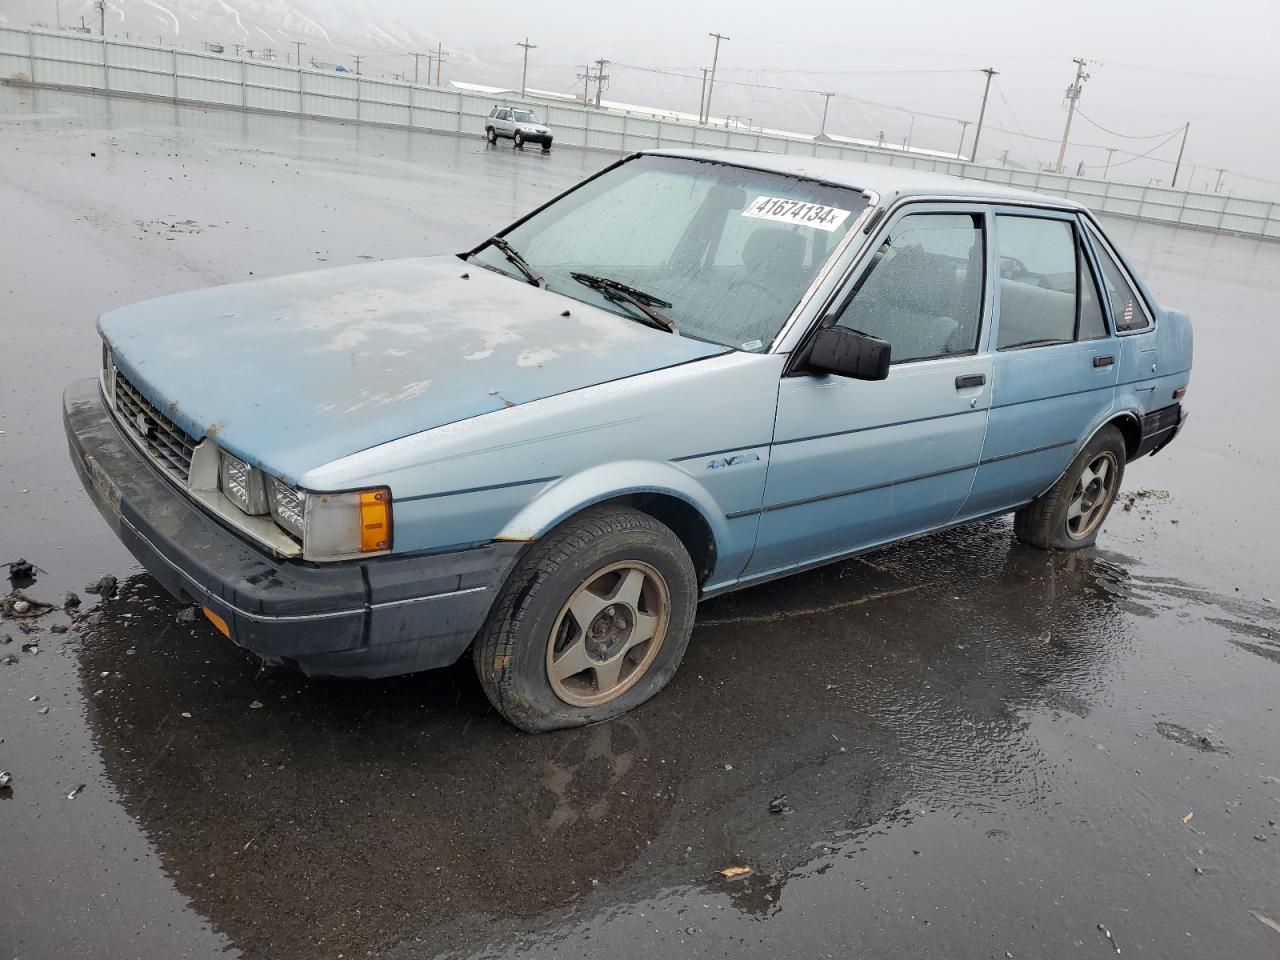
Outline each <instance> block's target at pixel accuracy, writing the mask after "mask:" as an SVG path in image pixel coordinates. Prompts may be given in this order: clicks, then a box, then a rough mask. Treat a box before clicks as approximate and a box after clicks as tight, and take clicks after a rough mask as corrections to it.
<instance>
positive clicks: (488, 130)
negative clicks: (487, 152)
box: [484, 127, 498, 143]
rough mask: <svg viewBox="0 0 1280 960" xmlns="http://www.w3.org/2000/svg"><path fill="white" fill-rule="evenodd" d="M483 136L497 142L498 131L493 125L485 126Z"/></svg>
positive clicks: (491, 141)
mask: <svg viewBox="0 0 1280 960" xmlns="http://www.w3.org/2000/svg"><path fill="white" fill-rule="evenodd" d="M484 136H485V139H486V140H488V141H489V142H490V143H497V142H498V133H497V131H496V130H494V129H493V127H485V128H484Z"/></svg>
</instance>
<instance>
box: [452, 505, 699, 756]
mask: <svg viewBox="0 0 1280 960" xmlns="http://www.w3.org/2000/svg"><path fill="white" fill-rule="evenodd" d="M697 599H698V581H697V576H696V574H695V572H694V568H693V562H692V561H691V560H690V559H689V554H688V552H687V551H686V550H685V548H684V545H683V544H681V542H680V540H679V539H678V538H677V537H676V535H675V534H674V533H672V532H671V530H670V529H669V528H668V527H666V526H665V525H664V524H662V523H659V522H658V521H657V520H655V519H653V518H652V517H650V516H648V515H647V514H644V513H641V512H640V511H638V510H632V509H630V508H628V507H602V508H597V509H592V510H588V511H586V512H584V513H582V514H580V515H579V516H577V517H574V518H573V519H571V520H569V521H567V522H565V523H564V524H562V525H561V526H560V527H558V528H557V529H556V530H554V531H552V533H550V534H548V535H547V536H546V537H544V538H543V539H542V540H541V541H539V542H538V543H537V544H536V545H535V546H534V547H533V549H532V551H531V552H530V553H529V555H528V556H527V557H525V559H524V560H523V561H522V562H521V563H520V565H519V566H518V567H517V568H516V570H515V572H513V573H512V575H511V578H510V580H509V581H508V582H507V584H506V586H505V587H504V588H503V591H502V593H501V595H500V596H499V597H498V601H497V603H495V604H494V609H493V611H492V612H491V613H490V616H489V620H488V621H487V622H486V624H485V626H484V628H483V629H482V630H481V632H480V635H479V636H478V637H477V638H476V643H475V646H474V648H473V653H472V656H473V660H474V662H475V667H476V672H477V674H478V675H479V677H480V683H481V685H482V686H483V687H484V690H485V693H486V694H487V695H488V697H489V700H490V701H491V702H492V703H493V705H494V707H496V708H497V710H498V711H499V712H500V713H501V714H502V715H503V716H504V717H506V718H507V719H508V720H510V721H511V722H512V723H513V724H515V725H516V726H517V727H520V728H521V729H522V730H527V731H529V732H531V733H534V732H539V731H543V730H554V729H557V728H560V727H574V726H581V725H583V724H587V723H594V722H596V721H599V720H607V719H610V718H612V717H616V716H618V715H619V714H622V713H626V712H627V711H628V710H631V709H632V708H633V707H637V706H639V705H640V704H642V703H644V702H645V701H646V700H648V699H649V698H650V697H652V696H653V695H654V694H656V693H657V692H658V691H659V690H661V689H662V688H663V687H664V686H666V685H667V682H668V681H669V680H670V679H671V677H672V676H673V675H674V674H675V672H676V668H677V667H679V665H680V661H681V660H682V659H683V658H684V652H685V648H686V647H687V646H688V643H689V635H690V633H691V632H692V631H693V620H694V608H695V606H696V604H697Z"/></svg>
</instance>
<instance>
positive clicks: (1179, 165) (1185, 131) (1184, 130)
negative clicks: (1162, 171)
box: [1169, 120, 1191, 189]
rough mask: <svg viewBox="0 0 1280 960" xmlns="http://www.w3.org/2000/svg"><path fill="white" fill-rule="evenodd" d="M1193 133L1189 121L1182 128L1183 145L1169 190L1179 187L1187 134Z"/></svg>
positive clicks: (1174, 167) (1181, 145) (1179, 151)
mask: <svg viewBox="0 0 1280 960" xmlns="http://www.w3.org/2000/svg"><path fill="white" fill-rule="evenodd" d="M1190 132H1191V121H1190V120H1188V121H1187V125H1186V126H1185V127H1183V128H1182V143H1181V144H1179V145H1178V160H1177V162H1176V163H1174V165H1173V179H1172V180H1170V181H1169V188H1170V189H1173V188H1174V187H1176V186H1177V185H1178V171H1179V170H1181V169H1182V151H1183V150H1185V149H1187V134H1189V133H1190Z"/></svg>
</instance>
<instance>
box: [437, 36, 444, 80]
mask: <svg viewBox="0 0 1280 960" xmlns="http://www.w3.org/2000/svg"><path fill="white" fill-rule="evenodd" d="M442 63H444V44H443V43H441V42H439V41H436V86H437V87H438V86H440V65H441V64H442Z"/></svg>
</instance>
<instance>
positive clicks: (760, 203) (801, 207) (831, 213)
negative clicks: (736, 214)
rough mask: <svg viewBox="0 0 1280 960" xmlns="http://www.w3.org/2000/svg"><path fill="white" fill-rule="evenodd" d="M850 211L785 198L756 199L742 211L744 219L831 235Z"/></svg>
mask: <svg viewBox="0 0 1280 960" xmlns="http://www.w3.org/2000/svg"><path fill="white" fill-rule="evenodd" d="M849 213H850V211H848V210H841V209H840V208H839V207H828V206H826V205H825V204H822V203H806V202H805V201H803V200H788V199H787V198H786V197H756V198H755V199H754V200H752V201H751V203H750V204H748V205H747V209H745V210H743V211H742V215H743V216H744V217H752V218H754V219H756V220H773V221H775V222H777V223H798V224H800V225H801V226H802V227H813V229H815V230H825V231H827V233H832V232H834V231H836V230H838V229H839V228H840V224H842V223H844V222H845V220H846V219H847V218H848V216H849Z"/></svg>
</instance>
